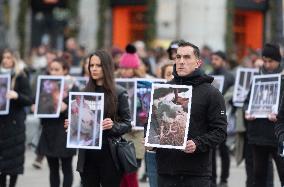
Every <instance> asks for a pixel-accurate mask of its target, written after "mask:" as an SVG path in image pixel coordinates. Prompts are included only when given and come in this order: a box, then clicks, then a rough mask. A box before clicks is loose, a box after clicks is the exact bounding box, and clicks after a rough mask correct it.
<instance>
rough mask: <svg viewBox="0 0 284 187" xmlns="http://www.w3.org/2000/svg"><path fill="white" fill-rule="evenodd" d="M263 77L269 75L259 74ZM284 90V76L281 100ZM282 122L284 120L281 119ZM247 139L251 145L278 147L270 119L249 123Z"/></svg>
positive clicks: (276, 71)
mask: <svg viewBox="0 0 284 187" xmlns="http://www.w3.org/2000/svg"><path fill="white" fill-rule="evenodd" d="M281 72H282V68H281V67H279V68H278V69H276V70H275V71H274V72H273V73H281ZM259 74H261V75H265V74H269V73H267V72H266V71H264V70H261V71H260V72H259ZM283 88H284V76H283V75H282V76H281V87H280V100H279V101H281V98H282V95H283ZM250 91H251V90H250ZM250 91H249V94H248V96H247V98H246V100H245V102H244V110H245V111H246V110H247V109H248V105H249V99H250V95H251V94H250ZM280 121H282V119H280ZM246 124H247V138H248V143H249V144H254V145H264V146H273V147H276V146H277V140H276V136H275V131H274V128H275V124H276V123H274V122H272V121H270V120H268V118H257V119H255V120H253V121H247V123H246Z"/></svg>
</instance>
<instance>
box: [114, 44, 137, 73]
mask: <svg viewBox="0 0 284 187" xmlns="http://www.w3.org/2000/svg"><path fill="white" fill-rule="evenodd" d="M125 51H126V52H125V53H123V55H122V56H121V58H120V62H119V67H120V68H133V69H136V68H138V67H139V66H140V59H139V57H138V55H137V54H136V48H135V47H134V46H133V45H131V44H128V45H127V46H126V48H125Z"/></svg>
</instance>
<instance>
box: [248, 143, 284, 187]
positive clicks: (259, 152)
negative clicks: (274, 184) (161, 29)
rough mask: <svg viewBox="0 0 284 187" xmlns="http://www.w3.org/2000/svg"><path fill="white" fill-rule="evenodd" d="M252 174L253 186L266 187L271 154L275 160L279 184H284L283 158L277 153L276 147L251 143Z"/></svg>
mask: <svg viewBox="0 0 284 187" xmlns="http://www.w3.org/2000/svg"><path fill="white" fill-rule="evenodd" d="M252 153H253V166H254V167H253V176H254V186H255V187H266V181H267V176H268V173H267V171H268V160H269V157H270V156H271V157H272V158H273V160H274V161H275V164H276V167H277V171H278V175H279V178H280V181H281V186H283V185H284V159H283V158H282V157H280V156H279V155H278V152H277V148H276V147H273V146H258V145H252Z"/></svg>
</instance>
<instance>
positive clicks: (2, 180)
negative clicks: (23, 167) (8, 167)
mask: <svg viewBox="0 0 284 187" xmlns="http://www.w3.org/2000/svg"><path fill="white" fill-rule="evenodd" d="M8 176H10V182H9V187H15V186H16V183H17V179H18V175H8V174H5V173H1V174H0V187H6V186H7V177H8Z"/></svg>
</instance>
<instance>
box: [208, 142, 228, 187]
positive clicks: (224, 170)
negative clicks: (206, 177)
mask: <svg viewBox="0 0 284 187" xmlns="http://www.w3.org/2000/svg"><path fill="white" fill-rule="evenodd" d="M219 153H220V158H221V176H220V182H228V178H229V174H230V152H229V148H228V146H227V145H226V141H225V142H223V143H221V144H220V145H219ZM216 159H217V158H216V150H215V149H213V152H212V183H213V186H214V184H216V183H217V168H216V162H217V161H216Z"/></svg>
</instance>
